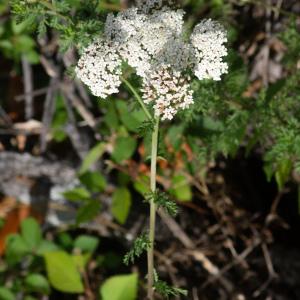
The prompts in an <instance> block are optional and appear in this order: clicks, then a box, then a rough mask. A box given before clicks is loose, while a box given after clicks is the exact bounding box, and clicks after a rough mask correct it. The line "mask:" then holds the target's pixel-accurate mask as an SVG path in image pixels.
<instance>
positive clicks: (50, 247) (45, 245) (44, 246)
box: [36, 240, 59, 255]
mask: <svg viewBox="0 0 300 300" xmlns="http://www.w3.org/2000/svg"><path fill="white" fill-rule="evenodd" d="M58 249H59V247H58V246H57V245H56V244H55V243H53V242H51V241H47V240H43V241H42V242H41V243H40V244H39V246H38V248H37V250H36V253H37V254H38V255H42V254H44V253H46V252H50V251H56V250H58Z"/></svg>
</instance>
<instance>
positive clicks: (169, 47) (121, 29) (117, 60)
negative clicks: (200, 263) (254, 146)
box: [76, 0, 228, 119]
mask: <svg viewBox="0 0 300 300" xmlns="http://www.w3.org/2000/svg"><path fill="white" fill-rule="evenodd" d="M163 2H164V1H163V0H139V5H138V7H134V8H130V9H127V10H125V11H122V12H120V13H118V14H117V15H116V16H114V15H113V14H109V15H108V17H107V19H106V24H105V31H104V37H103V39H101V40H98V41H95V42H94V43H92V44H91V45H90V46H89V47H87V49H86V50H85V51H84V54H83V55H82V57H81V58H80V60H79V62H78V65H77V68H76V73H77V76H78V77H79V78H80V79H81V80H82V81H83V82H84V83H85V84H87V85H88V86H89V88H90V89H91V92H92V93H93V94H94V95H96V96H99V97H102V98H105V97H107V96H108V95H110V94H112V93H116V92H117V91H118V87H119V86H120V84H121V81H120V75H121V63H122V61H126V62H127V63H128V64H129V65H130V66H131V67H133V68H134V69H135V70H136V73H137V75H139V76H140V77H142V81H143V89H142V92H143V99H144V102H145V103H147V104H150V103H151V104H153V108H154V111H155V115H157V116H161V118H162V119H172V118H173V117H174V115H175V114H176V113H177V111H178V110H180V109H185V108H187V107H188V106H189V105H190V104H192V103H193V97H192V90H191V88H190V81H191V79H190V77H189V76H188V75H187V74H188V73H189V71H190V70H192V72H193V73H194V74H195V76H196V77H197V78H198V79H200V80H201V79H213V80H220V78H221V75H222V74H224V73H226V72H227V68H228V67H227V64H226V63H225V62H223V57H224V56H225V55H226V54H227V50H226V47H225V46H224V43H225V42H226V41H227V38H226V33H225V30H224V29H223V27H222V26H221V25H220V24H218V23H217V22H214V21H212V20H210V19H209V20H204V21H202V22H201V23H199V24H198V25H197V26H196V27H195V28H194V30H193V33H192V35H191V37H190V40H189V41H188V42H186V41H185V39H184V37H183V36H184V26H183V25H184V24H183V16H184V12H183V11H182V10H179V9H178V10H172V9H171V8H170V7H168V6H163Z"/></svg>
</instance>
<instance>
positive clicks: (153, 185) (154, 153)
mask: <svg viewBox="0 0 300 300" xmlns="http://www.w3.org/2000/svg"><path fill="white" fill-rule="evenodd" d="M158 129H159V119H158V118H156V119H155V127H154V131H153V133H152V148H151V176H150V187H151V191H152V192H153V193H154V192H155V190H156V161H157V145H158ZM155 217H156V205H155V203H154V199H153V198H152V199H151V200H150V221H149V241H150V247H149V249H148V253H147V257H148V299H149V300H152V299H153V294H154V289H153V283H154V255H153V253H154V239H155Z"/></svg>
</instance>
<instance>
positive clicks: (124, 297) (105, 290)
mask: <svg viewBox="0 0 300 300" xmlns="http://www.w3.org/2000/svg"><path fill="white" fill-rule="evenodd" d="M137 279H138V278H137V274H128V275H117V276H113V277H110V278H109V279H107V280H106V281H105V282H104V283H103V285H102V286H101V288H100V295H101V297H102V300H135V299H137Z"/></svg>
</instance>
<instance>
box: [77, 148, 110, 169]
mask: <svg viewBox="0 0 300 300" xmlns="http://www.w3.org/2000/svg"><path fill="white" fill-rule="evenodd" d="M105 146H106V145H105V143H98V144H97V145H96V146H94V147H93V148H92V149H91V150H90V151H89V153H88V154H87V155H86V157H85V159H84V160H83V162H82V165H81V167H80V170H79V174H83V173H84V172H86V171H88V169H89V168H90V167H91V166H92V165H93V164H94V163H95V162H96V161H97V160H98V159H99V158H100V157H101V156H102V154H103V153H104V151H105Z"/></svg>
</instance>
